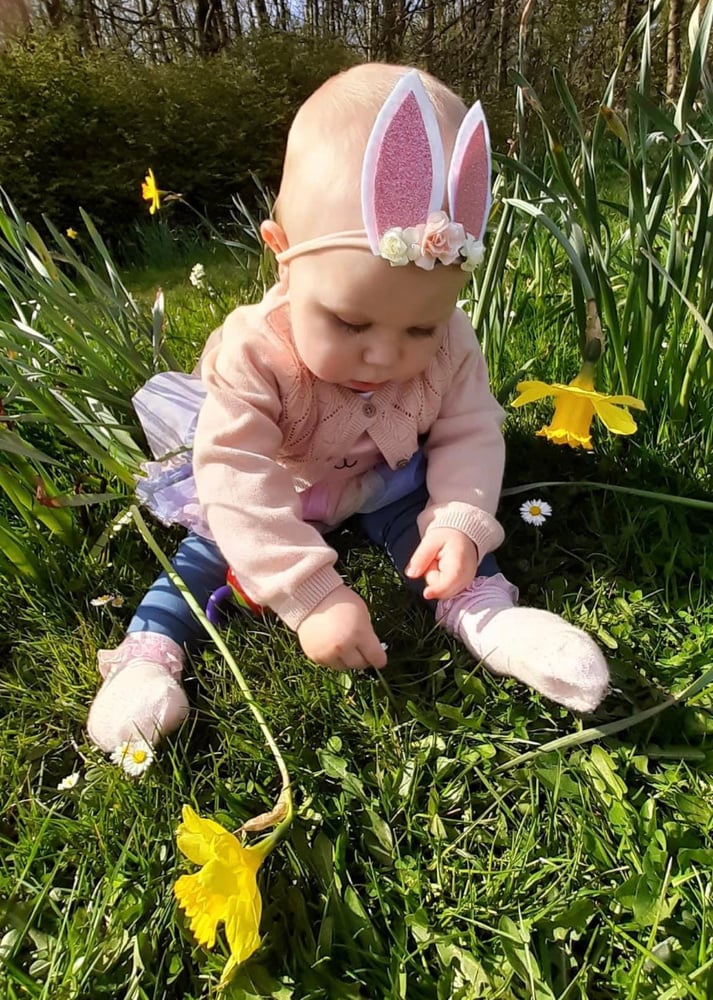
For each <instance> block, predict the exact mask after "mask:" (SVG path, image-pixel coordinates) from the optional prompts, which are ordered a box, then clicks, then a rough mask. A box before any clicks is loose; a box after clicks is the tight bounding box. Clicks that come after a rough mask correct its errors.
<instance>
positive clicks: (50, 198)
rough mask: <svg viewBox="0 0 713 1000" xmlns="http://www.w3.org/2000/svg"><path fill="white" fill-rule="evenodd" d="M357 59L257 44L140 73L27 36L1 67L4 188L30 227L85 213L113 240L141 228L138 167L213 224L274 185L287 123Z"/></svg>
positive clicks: (270, 38) (328, 47) (63, 222)
mask: <svg viewBox="0 0 713 1000" xmlns="http://www.w3.org/2000/svg"><path fill="white" fill-rule="evenodd" d="M353 61H354V57H353V56H352V55H351V54H350V52H349V51H348V50H347V49H346V48H345V46H344V45H343V44H342V43H341V42H339V41H336V40H335V41H329V40H327V41H324V40H313V39H308V38H306V37H303V36H300V35H298V34H297V35H296V34H290V35H287V34H270V35H262V36H260V35H258V36H253V37H251V38H250V39H245V40H242V41H241V42H239V43H238V44H236V45H235V46H233V47H232V48H231V49H230V50H228V51H226V52H224V53H222V54H221V55H220V56H218V57H216V58H214V59H212V60H210V61H207V62H198V61H188V60H187V61H184V62H174V63H169V64H163V65H148V64H146V63H142V62H140V61H138V60H136V59H132V58H130V57H129V56H127V55H124V54H119V53H116V52H107V51H90V52H88V53H87V54H85V55H82V56H80V55H78V53H77V48H76V44H75V42H74V40H73V39H72V37H71V36H70V35H61V34H60V35H57V34H42V35H35V36H30V38H29V39H28V40H27V41H26V42H25V43H23V44H16V45H13V46H10V47H9V48H8V49H7V50H6V51H5V52H4V53H3V54H2V55H1V56H0V184H2V186H3V187H4V188H5V189H6V191H7V192H8V194H9V195H10V196H11V197H12V199H13V201H14V202H15V203H16V205H17V206H18V208H19V209H20V210H21V211H22V212H23V214H25V215H26V217H27V218H28V219H30V220H31V221H34V222H37V221H38V219H39V218H40V216H41V215H42V214H43V213H46V214H48V215H49V216H50V217H51V218H52V220H53V221H54V222H55V224H57V225H58V227H61V228H64V227H67V226H72V225H76V222H77V218H78V215H77V208H78V206H79V205H81V206H82V207H83V208H85V209H86V210H87V211H88V212H89V214H90V215H91V216H92V217H93V218H94V219H95V220H96V221H97V223H98V224H99V226H100V228H102V229H103V230H104V232H105V233H106V234H108V235H110V234H111V233H112V232H115V231H116V230H117V229H119V230H122V229H125V228H126V225H127V223H130V222H132V221H133V220H135V219H137V218H141V217H144V216H145V212H146V207H145V205H144V204H143V203H142V202H141V199H140V181H141V179H142V177H143V175H144V173H145V171H146V169H147V167H148V166H151V167H153V169H154V171H155V173H156V177H157V179H158V181H159V184H160V185H162V186H163V187H165V188H170V189H171V190H173V191H179V192H181V193H182V194H183V195H184V196H185V197H186V198H187V200H188V201H189V202H191V204H193V205H195V206H196V207H198V206H200V207H202V208H204V209H205V210H206V211H207V212H208V213H209V214H210V215H211V217H213V218H214V219H219V218H220V217H221V215H226V214H227V212H228V210H229V207H230V203H231V195H233V194H240V195H241V196H249V193H250V192H251V191H253V190H254V185H252V184H251V182H250V178H249V175H250V172H251V171H253V172H255V173H257V174H258V175H259V176H260V177H261V178H262V180H263V181H264V182H265V183H267V184H273V185H274V184H275V183H276V182H277V179H278V177H279V171H280V164H281V160H282V153H283V148H284V140H285V136H286V132H287V127H288V124H289V121H290V119H291V117H292V115H293V114H294V112H295V110H296V108H297V107H298V106H299V104H300V103H301V102H302V101H303V100H304V99H305V97H306V96H307V95H308V94H309V93H310V92H311V91H312V90H314V89H315V87H317V86H318V85H319V84H320V83H321V82H322V81H323V80H325V79H326V78H327V77H328V76H330V75H332V74H333V73H335V72H337V71H338V70H339V69H341V68H343V67H345V66H346V65H349V64H350V63H351V62H353Z"/></svg>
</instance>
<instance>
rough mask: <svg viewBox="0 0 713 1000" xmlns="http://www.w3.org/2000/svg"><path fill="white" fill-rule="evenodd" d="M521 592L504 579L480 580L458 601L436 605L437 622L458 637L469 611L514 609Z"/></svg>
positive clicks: (484, 578) (484, 577)
mask: <svg viewBox="0 0 713 1000" xmlns="http://www.w3.org/2000/svg"><path fill="white" fill-rule="evenodd" d="M517 598H518V589H517V587H516V586H515V585H514V584H512V583H510V581H509V580H508V579H507V578H506V577H504V576H503V574H502V573H496V574H495V576H476V578H475V580H473V582H472V583H469V584H468V586H467V587H464V588H463V590H461V592H460V593H459V594H456V595H455V597H448V598H446V599H445V600H443V601H439V602H438V604H437V605H436V621H437V622H438V624H439V625H440V626H441V627H442V628H444V629H446V631H447V632H450V633H451V634H452V635H458V628H459V626H460V620H461V618H462V617H463V615H464V613H465V612H466V611H480V612H487V611H495V610H497V609H499V608H513V607H515V605H516V604H517Z"/></svg>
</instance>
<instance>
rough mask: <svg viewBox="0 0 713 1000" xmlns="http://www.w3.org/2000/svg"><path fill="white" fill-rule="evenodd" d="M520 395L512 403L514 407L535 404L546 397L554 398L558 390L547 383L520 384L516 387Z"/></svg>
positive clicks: (531, 382) (534, 381)
mask: <svg viewBox="0 0 713 1000" xmlns="http://www.w3.org/2000/svg"><path fill="white" fill-rule="evenodd" d="M515 388H516V389H517V391H518V392H519V393H520V395H519V396H518V397H517V399H514V400H513V401H512V404H511V405H512V406H525V405H526V404H527V403H535V402H536V401H537V400H538V399H545V397H546V396H554V395H555V393H556V392H557V389H556V388H555V387H554V386H551V385H549V384H548V383H547V382H538V381H536V380H533V381H530V382H518V383H517V385H516V386H515Z"/></svg>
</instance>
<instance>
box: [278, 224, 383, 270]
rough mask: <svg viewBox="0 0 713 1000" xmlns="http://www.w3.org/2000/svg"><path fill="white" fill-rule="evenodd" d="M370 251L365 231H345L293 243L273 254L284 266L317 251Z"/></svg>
mask: <svg viewBox="0 0 713 1000" xmlns="http://www.w3.org/2000/svg"><path fill="white" fill-rule="evenodd" d="M340 249H345V250H371V244H370V243H369V237H368V236H367V235H366V230H365V229H345V230H343V231H342V232H339V233H326V234H325V235H324V236H315V237H314V239H311V240H303V241H302V242H301V243H295V244H293V245H292V246H291V247H288V248H287V250H283V251H282V253H278V254H275V257H276V259H277V262H278V263H279V264H286V263H287V262H288V261H290V260H293V258H295V257H299V256H301V255H302V254H304V253H314V252H315V251H317V250H340Z"/></svg>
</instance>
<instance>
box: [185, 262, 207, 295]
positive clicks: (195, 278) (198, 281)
mask: <svg viewBox="0 0 713 1000" xmlns="http://www.w3.org/2000/svg"><path fill="white" fill-rule="evenodd" d="M188 280H189V281H190V283H191V284H192V285H193V287H194V288H198V289H200V288H203V286H204V285H205V268H204V267H203V265H202V264H194V265H193V267H192V268H191V273H190V274H189V275H188Z"/></svg>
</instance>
